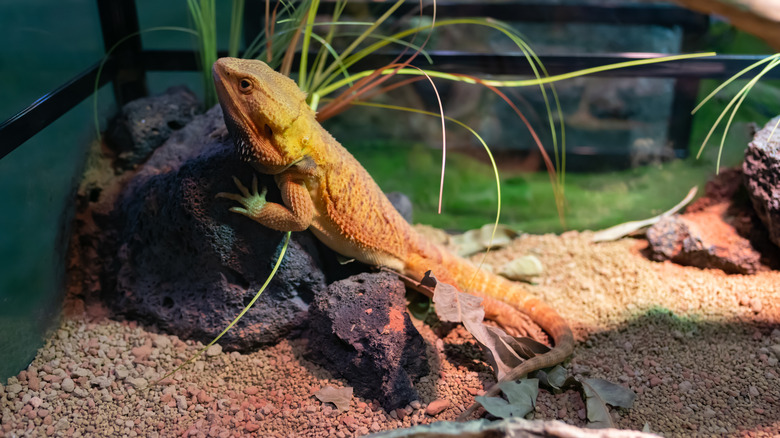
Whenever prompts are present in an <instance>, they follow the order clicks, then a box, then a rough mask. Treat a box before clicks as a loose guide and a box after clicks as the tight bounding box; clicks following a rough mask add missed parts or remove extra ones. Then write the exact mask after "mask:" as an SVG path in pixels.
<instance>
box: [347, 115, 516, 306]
mask: <svg viewBox="0 0 780 438" xmlns="http://www.w3.org/2000/svg"><path fill="white" fill-rule="evenodd" d="M352 104H353V105H361V106H368V107H374V108H384V109H391V110H396V111H405V112H410V113H417V114H423V115H427V116H431V117H436V118H440V117H441V114H437V113H434V112H431V111H425V110H421V109H417V108H408V107H403V106H398V105H387V104H382V103H374V102H362V101H355V102H352ZM444 118H445V119H446V120H448V121H450V122H453V123H455V124H457V125H459V126H461V127H462V128H464V129H466V130H467V131H469V132H470V133H471V135H473V136H474V138H476V139H477V140H478V141H479V142H480V144H482V147H483V148H484V149H485V152H486V153H487V155H488V158H489V159H490V165H491V166H492V168H493V175H494V176H495V178H496V219H495V221H494V223H493V232H492V233H491V235H490V242H488V247H487V250H486V251H485V253H484V254H483V256H482V260H481V261H480V263H479V265H478V268H477V270H478V271H479V269H481V268H482V265H483V264H484V262H485V258H486V257H487V254H488V252H490V247H491V246H492V243H493V239H494V238H495V235H496V230H497V229H498V224H499V222H500V220H501V178H500V176H499V174H498V166H497V165H496V160H495V159H494V157H493V153H492V152H490V148H489V147H488V145H487V143H486V142H485V140H484V139H483V138H482V137H481V136H480V135H479V134H478V133H477V131H475V130H474V129H473V128H472V127H470V126H469V125H467V124H465V123H463V122H461V121H460V120H458V119H454V118H452V117H449V116H444ZM475 278H476V274H475V276H474V277H472V279H471V281H470V282H469V285H468V286H467V287H466V289H467V290H466V291H464V292H468V289H471V284H473V282H474V279H475Z"/></svg>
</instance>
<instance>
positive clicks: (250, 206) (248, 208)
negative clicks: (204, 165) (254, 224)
mask: <svg viewBox="0 0 780 438" xmlns="http://www.w3.org/2000/svg"><path fill="white" fill-rule="evenodd" d="M233 182H234V183H235V184H236V187H237V188H238V191H240V192H241V194H240V195H239V194H236V193H226V192H220V193H217V196H216V197H217V198H226V199H230V200H232V201H236V202H238V203H240V204H241V205H242V206H241V207H231V208H230V211H232V212H233V213H239V214H243V215H244V216H246V217H249V218H255V217H257V216H258V214H259V213H260V210H262V209H263V206H264V205H265V204H266V200H265V195H266V194H267V193H268V189H267V188H265V187H263V189H262V190H261V191H259V192H258V190H257V175H253V176H252V190H251V192H250V190H249V189H247V188H246V186H244V185H243V184H242V183H241V181H240V180H239V179H238V178H236V177H235V176H234V177H233Z"/></svg>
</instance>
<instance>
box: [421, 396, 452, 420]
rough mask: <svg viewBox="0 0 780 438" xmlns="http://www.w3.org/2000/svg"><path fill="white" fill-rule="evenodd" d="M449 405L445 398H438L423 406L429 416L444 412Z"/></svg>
mask: <svg viewBox="0 0 780 438" xmlns="http://www.w3.org/2000/svg"><path fill="white" fill-rule="evenodd" d="M449 407H450V401H449V400H448V399H445V398H440V399H438V400H434V401H432V402H430V403H429V404H428V406H427V407H426V408H425V414H426V415H430V416H431V417H435V416H437V415H439V414H441V413H442V412H444V410H445V409H447V408H449Z"/></svg>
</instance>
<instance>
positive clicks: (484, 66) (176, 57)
mask: <svg viewBox="0 0 780 438" xmlns="http://www.w3.org/2000/svg"><path fill="white" fill-rule="evenodd" d="M96 1H97V5H98V9H99V15H100V19H101V27H102V29H103V37H104V43H105V46H106V47H109V48H110V47H113V46H114V44H116V43H117V42H119V41H121V40H123V39H124V38H125V37H126V36H127V35H133V34H135V33H137V32H138V30H139V29H138V15H137V12H136V8H135V1H134V0H96ZM258 4H259V3H257V2H251V1H250V2H247V8H250V9H251V8H252V7H257V5H258ZM329 5H330V3H329V2H327V1H326V2H324V3H323V11H326V10H327V8H328V7H329ZM485 7H487V6H485V5H478V4H461V3H455V4H450V3H447V2H441V1H439V2H438V6H437V13H438V14H439V16H440V17H446V16H448V17H462V16H473V15H478V14H484V13H485V9H484V8H485ZM489 7H490V8H491V9H490V11H489V12H490V15H493V16H499V17H501V18H502V20H504V21H513V20H515V21H551V20H555V21H568V22H600V23H619V24H654V25H664V26H672V25H679V26H682V27H683V28H684V29H686V30H694V31H701V30H703V29H706V26H707V18H706V17H703V16H701V15H699V14H694V13H692V12H689V11H686V10H683V9H679V8H675V7H668V6H665V5H646V6H641V7H626V6H617V7H603V6H581V5H548V4H544V3H540V4H535V5H532V4H528V3H525V2H510V3H502V4H492V5H490V6H489ZM415 8H416V6H415V5H412V4H409V5H404V6H402V8H401V12H400V13H402V14H412V13H415ZM638 9H641V11H640V12H641V13H637V11H638ZM250 14H251V11H248V12H247V16H250ZM648 56H649V55H648ZM431 57H432V58H433V59H434V62H435V68H436V69H437V70H440V71H445V72H459V73H465V74H488V75H529V74H531V73H532V72H531V70H530V68H529V66H528V63H527V61H526V60H525V57H524V56H523V55H522V54H500V55H498V54H473V53H461V52H443V51H439V52H433V53H431ZM393 58H394V55H393V54H384V55H383V54H375V55H372V56H370V57H367V58H366V59H364V60H363V61H362V62H361V63H360V64H359V65H357V66H356V68H361V69H364V68H376V67H380V66H382V65H385V64H386V63H387V62H389V61H390V60H392V59H393ZM640 58H641V57H640V56H639V55H636V56H631V55H627V54H599V55H581V56H556V55H551V56H540V59H541V61H542V62H543V63H544V65H545V67H546V68H547V70H548V72H549V73H550V74H552V75H555V74H560V73H566V72H570V71H574V70H580V69H584V68H590V67H596V66H602V65H605V64H611V63H617V62H623V61H627V60H633V59H640ZM196 59H197V55H196V53H195V52H194V51H173V50H143V48H142V46H141V40H140V38H138V37H135V38H128V39H127V40H125V41H124V42H123V44H121V45H119V46H118V47H117V49H116V50H115V51H114V52H113V53H112V54H111V56H110V58H109V59H108V61H107V62H106V63H105V67H104V69H103V72H102V74H101V77H100V82H99V86H103V85H105V84H106V83H108V82H109V81H113V83H114V93H115V96H116V98H117V102H118V103H119V104H120V105H121V104H123V103H125V102H128V101H130V100H132V99H135V98H138V97H141V96H144V95H146V93H147V89H146V79H145V74H146V72H147V71H191V70H192V71H194V70H197V62H196ZM759 59H761V57H759V56H729V55H725V56H723V55H721V56H715V57H709V58H699V59H696V60H688V61H676V62H667V63H662V64H651V65H644V66H636V67H631V68H626V69H621V70H614V71H608V72H601V73H598V74H596V75H598V76H609V77H621V76H622V77H625V76H645V77H665V78H676V79H678V81H677V87H676V91H679V92H680V93H678V96H676V97H675V103H674V108H673V117H672V121H671V126H670V137H671V136H674V138H681V137H682V136H685V135H687V133H688V132H689V131H690V120H689V119H690V117H680V116H681V115H683V114H684V113H687V112H688V111H690V109H691V108H692V107H693V105H692V102H693V100H692V99H695V94H696V91H697V89H698V81H699V79H702V78H727V77H730V76H732V75H733V74H734V73H736V72H738V71H739V70H741V69H743V68H744V67H746V66H748V65H750V64H751V63H753V62H755V61H757V60H759ZM423 62H424V61H422V60H421V58H418V63H417V64H418V65H422V63H423ZM97 70H98V64H96V65H94V66H92V67H90V68H89V69H87V70H85V71H84V72H82V73H80V74H79V75H77V76H76V77H74V78H72V79H71V80H69V81H68V82H66V83H65V84H63V85H62V86H60V87H59V88H57V89H56V90H54V91H52V92H51V93H48V94H46V95H44V96H42V97H41V98H39V99H38V100H36V101H35V102H33V103H32V104H31V105H30V106H28V107H27V108H25V109H24V110H22V111H21V112H19V113H18V114H16V115H15V116H13V117H11V118H10V119H8V120H6V121H5V122H3V123H2V124H0V140H1V141H0V159H1V158H2V157H4V156H6V155H7V154H9V153H11V152H12V151H13V150H14V149H16V148H17V147H18V146H20V145H21V144H22V143H24V142H25V141H27V140H28V139H29V138H31V137H32V136H33V135H35V134H36V133H38V132H39V131H41V130H42V129H43V128H45V127H46V126H48V125H49V124H51V123H52V122H54V121H55V120H56V119H57V118H59V117H60V116H62V115H63V114H64V113H66V112H67V111H68V110H70V109H71V108H73V107H74V106H76V105H77V104H78V103H79V102H81V101H83V100H84V99H86V98H87V97H89V95H90V94H91V93H92V91H93V88H94V81H95V78H96V76H97ZM766 78H767V79H778V78H780V71H778V70H775V71H771V72H769V73H768V74H767V76H766ZM686 138H687V137H686ZM686 145H687V142H686Z"/></svg>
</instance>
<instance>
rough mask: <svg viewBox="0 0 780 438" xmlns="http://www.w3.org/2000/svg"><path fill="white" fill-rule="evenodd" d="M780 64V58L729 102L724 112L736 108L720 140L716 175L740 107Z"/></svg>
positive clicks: (765, 68)
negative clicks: (732, 123)
mask: <svg viewBox="0 0 780 438" xmlns="http://www.w3.org/2000/svg"><path fill="white" fill-rule="evenodd" d="M779 64H780V58H775V59H773V61H772V62H770V63H769V64H768V65H767V66H766V67H764V69H763V70H761V72H760V73H758V74H757V75H756V76H755V77H754V78H753V79H751V80H750V81H748V83H747V84H745V86H744V87H742V89H741V90H740V91H739V93H737V95H736V96H734V97H733V98H732V99H731V102H729V105H728V106H727V107H726V108H727V109H725V110H724V112H725V111H728V108H729V107H731V106H732V105H734V108H733V109H732V111H731V114H730V115H729V119H728V121H727V122H726V126H725V128H724V129H723V135H722V136H721V139H720V146H719V148H718V158H717V161H716V163H715V172H716V173H719V172H720V160H721V156H722V154H723V146H724V144H725V142H726V135H727V134H728V132H729V129H730V128H731V122H732V121H733V120H734V116H735V115H736V114H737V111H738V110H739V107H740V106H741V105H742V102H744V101H745V98H746V97H747V95H748V94H749V93H750V90H752V89H753V87H754V86H755V85H756V83H757V82H758V81H759V80H760V79H761V78H762V77H763V76H764V75H765V74H767V73H768V72H769V71H770V70H772V69H773V68H775V67H777V65H779ZM735 101H736V104H734V102H735ZM722 115H723V114H721V117H719V118H718V121H716V122H715V125H714V126H713V129H714V128H715V127H716V126H717V124H718V123H719V121H720V119H721V118H722ZM710 132H712V130H710ZM708 138H709V136H708ZM704 144H706V143H704ZM704 144H703V145H702V148H703V147H704ZM699 154H701V149H700V150H699ZM697 157H698V155H697Z"/></svg>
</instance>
